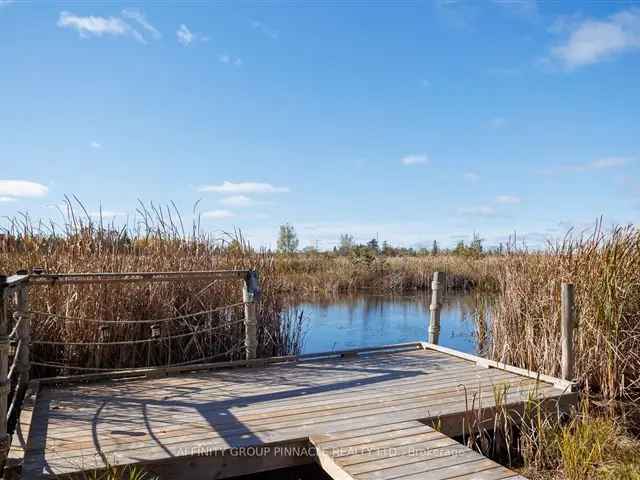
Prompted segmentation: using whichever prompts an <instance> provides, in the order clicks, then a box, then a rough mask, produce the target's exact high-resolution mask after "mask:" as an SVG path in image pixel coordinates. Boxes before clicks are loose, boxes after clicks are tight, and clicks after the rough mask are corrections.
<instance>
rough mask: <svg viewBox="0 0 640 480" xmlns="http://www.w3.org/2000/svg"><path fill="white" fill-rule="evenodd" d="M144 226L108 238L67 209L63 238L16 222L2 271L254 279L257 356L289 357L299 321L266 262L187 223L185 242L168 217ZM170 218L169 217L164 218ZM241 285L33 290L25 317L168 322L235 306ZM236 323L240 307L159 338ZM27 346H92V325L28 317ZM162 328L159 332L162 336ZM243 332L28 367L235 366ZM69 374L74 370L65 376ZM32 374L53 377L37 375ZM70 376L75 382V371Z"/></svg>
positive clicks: (236, 241) (39, 351)
mask: <svg viewBox="0 0 640 480" xmlns="http://www.w3.org/2000/svg"><path fill="white" fill-rule="evenodd" d="M140 212H141V213H140V214H141V218H142V222H141V224H140V227H139V228H137V229H136V230H135V231H132V230H122V231H114V230H113V229H110V228H106V227H104V226H103V225H102V224H101V222H94V221H93V220H92V219H91V218H90V217H89V216H88V215H78V214H77V213H76V212H75V211H74V210H73V209H72V208H69V209H68V211H67V214H66V224H65V225H64V226H63V228H62V229H60V228H57V229H56V228H49V229H48V230H47V229H46V228H44V227H43V226H42V225H39V226H34V225H33V224H32V223H31V222H30V221H29V219H28V218H18V219H14V221H13V224H12V226H11V229H10V231H9V233H10V235H9V236H5V237H4V238H3V242H2V244H0V271H1V272H5V273H10V272H15V271H17V270H19V269H30V268H32V267H41V268H44V269H45V270H46V271H47V272H122V271H190V270H218V269H249V268H253V269H256V270H258V272H259V273H260V275H261V288H262V292H263V295H262V300H261V302H260V305H259V312H258V318H259V325H258V337H259V338H258V340H259V346H258V354H259V355H261V356H274V355H282V354H286V353H296V351H297V350H299V348H300V344H299V342H300V332H299V329H300V324H299V322H298V319H296V318H292V317H291V316H289V315H288V314H287V313H286V306H285V305H284V304H283V300H282V299H283V295H280V294H279V292H280V290H281V289H282V285H281V283H279V282H278V277H277V275H276V274H275V272H276V268H275V259H274V257H273V256H271V255H268V254H265V253H260V252H256V251H254V250H252V249H251V248H249V247H248V246H247V245H246V244H245V243H244V241H243V239H242V237H241V235H239V234H237V233H236V234H234V235H232V236H227V237H226V238H225V239H222V240H220V239H213V238H211V237H209V236H207V235H204V234H201V233H200V232H199V229H198V225H197V224H194V226H193V229H192V231H191V232H189V234H185V232H184V230H183V229H182V227H181V221H180V220H179V217H178V216H177V214H176V213H175V212H171V210H170V209H167V210H163V209H157V208H151V209H143V208H141V210H140ZM171 213H173V215H171ZM241 288H242V285H241V282H239V281H215V282H211V283H208V282H203V281H199V282H170V283H169V282H168V283H146V284H145V283H140V284H135V285H131V284H128V285H125V284H110V285H85V286H48V287H44V286H42V287H32V288H31V289H30V295H29V296H30V308H31V309H32V310H36V311H41V312H52V313H55V314H58V315H64V316H69V317H78V318H86V319H102V320H123V319H126V320H141V319H156V318H165V317H172V316H178V315H184V314H189V313H195V312H199V311H203V310H210V309H213V308H216V307H219V306H224V305H229V304H235V303H238V302H241V301H242V294H241ZM242 317H243V312H242V308H235V309H232V310H229V311H223V312H217V313H215V314H212V315H203V316H199V317H195V318H194V319H190V320H188V321H180V322H168V323H166V324H163V325H166V326H167V328H166V329H165V331H163V332H162V333H163V335H164V336H167V335H169V334H175V333H183V332H189V331H193V330H194V329H196V328H206V327H209V328H210V327H211V326H217V325H219V324H222V323H224V322H228V321H234V320H238V319H241V318H242ZM32 325H33V333H32V339H33V340H38V339H39V340H54V341H64V342H95V341H98V339H99V325H97V324H94V323H88V322H84V321H81V320H77V321H76V320H74V321H66V320H65V319H63V318H60V317H57V316H51V317H47V316H42V317H34V319H33V321H32ZM163 328H164V327H163ZM107 335H108V341H121V340H136V339H149V338H150V337H151V331H150V325H148V324H145V325H126V326H124V325H123V326H119V325H115V326H110V327H109V330H108V332H107ZM243 336H244V334H243V326H242V324H236V325H233V326H230V327H224V328H222V329H221V330H219V331H216V332H215V334H207V333H199V334H196V335H193V336H190V337H187V338H183V339H180V340H176V341H174V342H169V341H162V342H157V343H153V344H151V346H150V345H149V344H141V345H132V346H126V347H122V346H110V347H103V351H102V352H101V354H100V355H96V348H95V347H85V346H65V347H53V346H48V345H36V346H34V348H33V352H32V359H33V360H34V361H36V362H38V361H40V362H49V363H51V362H54V363H59V364H65V365H69V366H81V367H84V368H96V369H100V368H125V367H127V368H130V367H143V366H148V365H166V364H169V363H181V362H191V361H198V359H204V358H207V359H209V358H210V359H212V360H214V359H215V360H227V359H237V358H241V357H242V355H243V350H242V344H241V340H242V338H243ZM70 372H71V371H70ZM35 373H40V374H47V375H51V374H54V373H60V370H58V371H55V370H52V369H48V370H45V371H43V370H42V369H38V370H37V371H36V372H35ZM74 373H78V372H77V371H74Z"/></svg>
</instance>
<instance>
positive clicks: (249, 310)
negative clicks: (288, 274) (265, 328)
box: [242, 270, 260, 360]
mask: <svg viewBox="0 0 640 480" xmlns="http://www.w3.org/2000/svg"><path fill="white" fill-rule="evenodd" d="M259 297H260V283H259V280H258V272H256V271H255V270H250V271H249V272H248V273H247V276H246V277H245V279H244V285H243V288H242V301H243V302H245V303H244V332H245V334H244V348H245V353H246V358H247V360H251V359H253V358H256V351H257V348H258V338H257V332H258V319H257V315H256V310H257V305H256V302H257V301H258V299H259Z"/></svg>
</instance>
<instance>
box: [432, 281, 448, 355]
mask: <svg viewBox="0 0 640 480" xmlns="http://www.w3.org/2000/svg"><path fill="white" fill-rule="evenodd" d="M444 287H445V285H444V273H442V272H433V281H432V282H431V305H429V310H430V313H431V315H430V317H429V343H433V344H435V345H437V344H438V342H439V341H440V308H441V307H442V289H443V288H444Z"/></svg>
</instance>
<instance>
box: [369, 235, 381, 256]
mask: <svg viewBox="0 0 640 480" xmlns="http://www.w3.org/2000/svg"><path fill="white" fill-rule="evenodd" d="M367 248H368V249H369V250H372V251H373V252H374V253H378V252H379V251H380V247H379V246H378V240H376V239H375V238H372V239H371V240H369V241H368V242H367Z"/></svg>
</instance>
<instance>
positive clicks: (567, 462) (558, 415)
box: [461, 385, 640, 480]
mask: <svg viewBox="0 0 640 480" xmlns="http://www.w3.org/2000/svg"><path fill="white" fill-rule="evenodd" d="M509 389H510V387H509V386H508V385H500V386H494V388H493V403H492V405H491V407H492V409H491V411H492V412H493V413H492V414H491V415H489V416H487V414H486V412H487V407H486V406H483V405H482V402H481V400H480V392H479V391H470V392H469V391H465V394H466V398H467V411H466V416H465V420H464V423H463V431H462V435H461V441H462V443H463V444H465V445H466V446H468V447H469V448H472V449H474V450H476V451H478V452H480V453H482V454H483V455H485V456H487V457H488V458H491V459H493V460H495V461H497V462H499V463H501V464H503V465H505V466H507V467H510V468H513V469H516V470H518V471H520V472H521V473H522V474H523V475H526V476H527V478H531V479H539V480H545V479H548V480H551V479H557V480H560V479H562V480H614V479H617V480H638V479H640V442H639V441H638V440H636V439H634V438H633V436H631V435H630V434H629V432H628V431H627V430H626V429H625V428H624V426H623V424H622V423H621V422H620V419H619V418H617V417H616V416H615V415H612V414H611V412H610V411H607V410H602V409H598V408H595V404H594V403H593V402H591V401H590V400H589V399H588V398H585V399H584V400H583V402H582V403H581V405H580V407H579V410H578V411H577V412H572V413H573V414H572V415H567V412H561V411H559V410H557V409H556V408H554V407H553V405H552V404H550V402H549V401H545V400H543V399H541V398H539V395H537V393H536V391H535V389H534V390H532V391H531V392H530V393H529V395H528V397H527V399H526V400H525V402H524V404H523V406H522V408H521V409H516V410H510V409H508V408H506V396H507V394H508V393H509Z"/></svg>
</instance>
